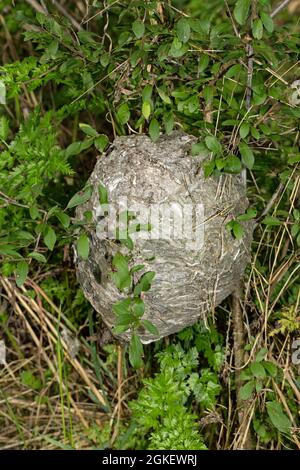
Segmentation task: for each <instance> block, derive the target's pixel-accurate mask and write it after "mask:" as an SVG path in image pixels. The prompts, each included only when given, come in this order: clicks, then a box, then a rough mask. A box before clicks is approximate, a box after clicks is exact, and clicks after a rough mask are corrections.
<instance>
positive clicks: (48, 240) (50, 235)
mask: <svg viewBox="0 0 300 470" xmlns="http://www.w3.org/2000/svg"><path fill="white" fill-rule="evenodd" d="M44 243H45V245H46V247H47V248H48V249H49V250H50V251H52V250H53V248H54V245H55V243H56V233H55V232H54V230H53V228H52V227H47V229H46V233H45V234H44Z"/></svg>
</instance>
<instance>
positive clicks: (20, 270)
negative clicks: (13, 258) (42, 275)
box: [16, 261, 29, 287]
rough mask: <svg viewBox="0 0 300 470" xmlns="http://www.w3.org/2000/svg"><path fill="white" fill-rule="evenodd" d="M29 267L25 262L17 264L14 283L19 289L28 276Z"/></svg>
mask: <svg viewBox="0 0 300 470" xmlns="http://www.w3.org/2000/svg"><path fill="white" fill-rule="evenodd" d="M28 271H29V266H28V263H27V262H26V261H21V262H20V263H18V264H17V270H16V283H17V286H18V287H21V286H22V285H23V284H24V282H25V281H26V278H27V276H28Z"/></svg>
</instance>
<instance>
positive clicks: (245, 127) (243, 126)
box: [240, 122, 250, 139]
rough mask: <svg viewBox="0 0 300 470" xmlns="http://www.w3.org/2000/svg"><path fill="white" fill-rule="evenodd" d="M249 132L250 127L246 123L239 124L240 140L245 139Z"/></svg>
mask: <svg viewBox="0 0 300 470" xmlns="http://www.w3.org/2000/svg"><path fill="white" fill-rule="evenodd" d="M249 131H250V125H249V124H248V122H243V124H241V127H240V136H241V138H242V139H244V138H245V137H247V135H248V134H249Z"/></svg>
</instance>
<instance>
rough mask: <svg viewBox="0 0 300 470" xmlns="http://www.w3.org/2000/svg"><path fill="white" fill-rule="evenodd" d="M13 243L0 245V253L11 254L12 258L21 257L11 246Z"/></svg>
mask: <svg viewBox="0 0 300 470" xmlns="http://www.w3.org/2000/svg"><path fill="white" fill-rule="evenodd" d="M12 246H13V245H0V254H2V255H8V256H12V257H13V258H21V259H22V258H23V256H22V255H20V253H18V252H17V251H16V250H14V248H12Z"/></svg>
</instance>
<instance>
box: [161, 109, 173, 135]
mask: <svg viewBox="0 0 300 470" xmlns="http://www.w3.org/2000/svg"><path fill="white" fill-rule="evenodd" d="M163 122H164V126H165V131H166V133H167V134H170V133H171V132H172V130H173V128H174V116H173V113H172V111H170V112H169V113H165V114H164V116H163Z"/></svg>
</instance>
